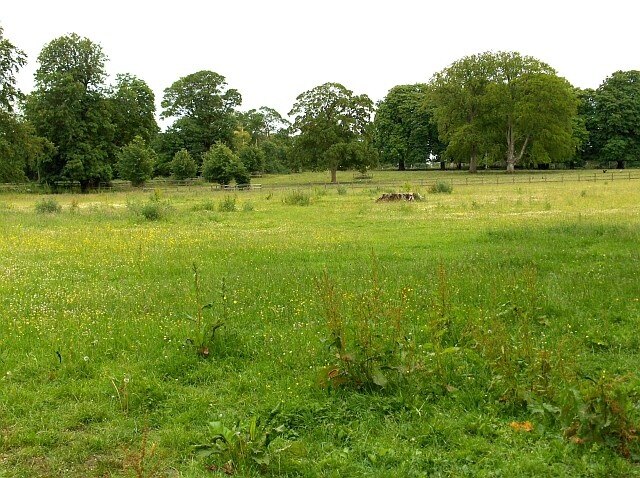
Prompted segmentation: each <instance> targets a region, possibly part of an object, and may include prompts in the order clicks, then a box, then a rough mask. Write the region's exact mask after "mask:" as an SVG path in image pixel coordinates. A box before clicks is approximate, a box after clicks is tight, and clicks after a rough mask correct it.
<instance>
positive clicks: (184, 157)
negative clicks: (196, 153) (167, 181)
mask: <svg viewBox="0 0 640 478" xmlns="http://www.w3.org/2000/svg"><path fill="white" fill-rule="evenodd" d="M171 172H172V173H173V177H174V178H176V179H177V180H179V181H182V180H184V179H188V178H193V177H195V175H196V173H197V172H198V165H197V164H196V162H195V161H194V159H193V158H192V157H191V155H190V154H189V151H187V150H186V149H181V150H180V151H178V152H177V153H176V155H175V156H174V157H173V161H171Z"/></svg>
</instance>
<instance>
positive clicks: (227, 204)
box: [218, 196, 238, 212]
mask: <svg viewBox="0 0 640 478" xmlns="http://www.w3.org/2000/svg"><path fill="white" fill-rule="evenodd" d="M237 209H238V208H237V207H236V197H235V196H225V198H224V199H223V200H222V202H221V203H220V204H218V211H220V212H234V211H237Z"/></svg>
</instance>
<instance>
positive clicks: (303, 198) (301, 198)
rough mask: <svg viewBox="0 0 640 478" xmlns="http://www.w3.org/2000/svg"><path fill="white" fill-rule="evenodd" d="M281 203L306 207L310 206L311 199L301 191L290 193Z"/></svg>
mask: <svg viewBox="0 0 640 478" xmlns="http://www.w3.org/2000/svg"><path fill="white" fill-rule="evenodd" d="M283 201H284V203H285V204H288V205H289V206H308V205H309V204H311V197H310V196H309V194H307V193H305V192H303V191H291V192H290V193H289V194H287V195H286V196H285V197H284V199H283Z"/></svg>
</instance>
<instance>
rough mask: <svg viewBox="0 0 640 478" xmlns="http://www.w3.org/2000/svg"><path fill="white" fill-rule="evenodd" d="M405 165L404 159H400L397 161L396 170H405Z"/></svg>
mask: <svg viewBox="0 0 640 478" xmlns="http://www.w3.org/2000/svg"><path fill="white" fill-rule="evenodd" d="M406 169H407V168H406V166H405V165H404V159H401V160H400V161H399V162H398V171H406Z"/></svg>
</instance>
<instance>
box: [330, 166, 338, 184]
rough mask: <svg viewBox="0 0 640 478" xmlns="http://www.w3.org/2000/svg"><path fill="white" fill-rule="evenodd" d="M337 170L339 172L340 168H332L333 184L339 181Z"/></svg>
mask: <svg viewBox="0 0 640 478" xmlns="http://www.w3.org/2000/svg"><path fill="white" fill-rule="evenodd" d="M337 172H338V170H337V169H332V170H331V182H332V183H333V184H335V183H337V182H338V178H337Z"/></svg>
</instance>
